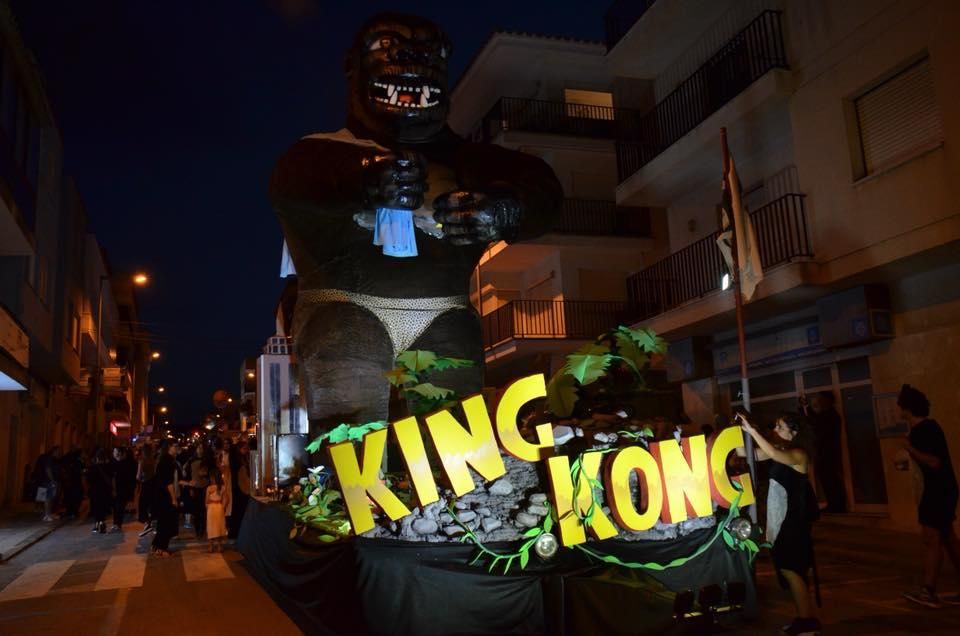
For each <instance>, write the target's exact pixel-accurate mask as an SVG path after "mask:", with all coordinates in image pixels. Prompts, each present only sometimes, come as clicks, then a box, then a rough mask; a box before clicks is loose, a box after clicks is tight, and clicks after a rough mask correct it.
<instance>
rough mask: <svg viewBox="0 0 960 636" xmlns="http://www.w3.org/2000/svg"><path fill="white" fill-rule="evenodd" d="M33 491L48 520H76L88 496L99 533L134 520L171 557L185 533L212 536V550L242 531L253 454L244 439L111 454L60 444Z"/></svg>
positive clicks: (158, 551)
mask: <svg viewBox="0 0 960 636" xmlns="http://www.w3.org/2000/svg"><path fill="white" fill-rule="evenodd" d="M28 490H29V491H30V492H32V493H33V495H32V497H33V498H34V500H35V501H36V502H37V505H38V507H39V506H41V505H42V508H43V520H44V521H45V522H53V521H56V520H57V519H59V518H60V514H63V515H66V516H67V517H71V518H75V517H78V516H79V515H80V511H81V504H82V502H83V500H84V499H85V498H86V499H88V500H89V512H88V519H89V520H90V521H91V522H92V523H93V526H92V529H91V531H92V532H93V533H96V534H107V533H116V532H122V531H123V528H124V522H125V521H128V520H132V519H133V518H136V520H137V521H138V523H139V524H140V525H141V527H142V529H141V530H140V532H139V534H140V536H141V537H145V536H147V535H149V534H153V535H154V536H153V541H152V544H151V551H152V552H153V554H155V555H157V556H161V557H163V556H169V555H170V554H171V552H170V541H171V540H172V539H173V538H174V537H179V536H182V535H181V532H182V531H187V532H190V533H192V534H193V535H194V536H195V537H196V538H197V539H206V540H207V541H208V542H209V548H210V551H211V552H214V551H223V547H224V544H225V542H226V540H227V539H235V538H236V537H237V535H238V534H239V531H240V524H241V523H242V521H243V515H244V512H245V510H246V506H247V502H248V500H249V497H250V464H249V451H248V446H247V443H246V442H245V441H240V442H238V443H233V442H232V440H230V439H222V438H213V439H209V440H205V439H200V440H199V441H197V442H196V443H194V444H191V445H185V446H182V447H181V446H180V445H179V444H178V443H177V442H175V441H173V440H170V439H165V440H162V441H161V442H160V443H159V444H158V445H156V446H154V445H152V444H150V443H147V444H144V445H142V446H136V447H116V448H113V449H112V453H111V452H110V451H108V450H107V449H106V448H102V447H101V448H96V449H94V450H92V451H89V452H88V451H83V450H81V449H78V448H75V449H72V450H71V451H70V452H68V453H63V452H62V450H61V448H60V447H59V446H54V447H52V448H51V449H50V450H48V451H47V452H45V453H43V454H42V455H40V457H38V458H37V461H36V463H35V464H34V469H33V472H32V476H31V479H30V483H29V486H28ZM108 520H109V521H110V523H111V525H110V527H109V529H108V528H107V522H108Z"/></svg>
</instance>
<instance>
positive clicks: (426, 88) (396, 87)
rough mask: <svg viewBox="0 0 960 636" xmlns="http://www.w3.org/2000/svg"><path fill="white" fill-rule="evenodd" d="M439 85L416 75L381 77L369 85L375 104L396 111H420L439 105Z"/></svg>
mask: <svg viewBox="0 0 960 636" xmlns="http://www.w3.org/2000/svg"><path fill="white" fill-rule="evenodd" d="M440 93H441V88H440V85H439V84H437V83H436V82H433V81H431V80H428V79H425V78H422V77H419V76H416V75H403V76H393V75H382V76H380V77H379V78H377V79H376V80H374V81H373V82H371V84H370V96H371V97H373V100H374V101H375V102H378V103H380V104H385V105H387V106H391V107H394V108H397V109H400V108H412V109H416V110H422V109H426V108H433V107H434V106H437V105H438V104H439V103H440Z"/></svg>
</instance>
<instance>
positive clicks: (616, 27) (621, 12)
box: [603, 0, 657, 51]
mask: <svg viewBox="0 0 960 636" xmlns="http://www.w3.org/2000/svg"><path fill="white" fill-rule="evenodd" d="M656 1H657V0H616V1H615V2H614V3H613V4H611V5H610V8H608V9H607V12H606V14H604V16H603V30H604V34H605V35H606V37H605V40H606V43H607V50H608V51H609V50H610V49H612V48H613V47H614V46H616V45H617V42H619V41H620V40H621V39H623V36H625V35H626V34H627V32H628V31H629V30H630V29H631V28H632V27H633V25H634V24H636V23H637V20H639V19H640V18H642V17H643V14H644V13H646V12H647V9H649V8H650V7H652V6H653V3H655V2H656Z"/></svg>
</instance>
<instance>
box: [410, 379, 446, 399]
mask: <svg viewBox="0 0 960 636" xmlns="http://www.w3.org/2000/svg"><path fill="white" fill-rule="evenodd" d="M409 390H410V391H412V392H414V393H416V394H418V395H422V396H423V397H425V398H430V399H432V400H442V399H443V398H446V397H448V396H450V395H453V390H451V389H444V388H441V387H439V386H434V385H432V384H430V383H429V382H424V383H423V384H418V385H417V386H413V387H410V389H409Z"/></svg>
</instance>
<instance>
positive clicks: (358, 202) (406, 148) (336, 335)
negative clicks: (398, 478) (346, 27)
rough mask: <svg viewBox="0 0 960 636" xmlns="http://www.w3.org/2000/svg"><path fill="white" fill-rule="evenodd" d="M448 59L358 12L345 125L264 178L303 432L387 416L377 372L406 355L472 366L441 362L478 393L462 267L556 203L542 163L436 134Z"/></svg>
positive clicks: (426, 26) (440, 46) (454, 382)
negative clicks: (287, 292)
mask: <svg viewBox="0 0 960 636" xmlns="http://www.w3.org/2000/svg"><path fill="white" fill-rule="evenodd" d="M449 54H450V44H449V42H448V40H447V39H446V37H445V36H444V34H443V33H442V32H441V31H440V30H439V29H438V28H437V27H436V26H435V25H434V24H432V23H431V22H429V21H427V20H425V19H422V18H419V17H414V16H407V15H396V14H382V15H378V16H376V17H374V18H372V19H370V20H369V21H367V22H366V23H365V25H364V26H363V27H362V28H361V30H360V31H359V33H357V35H356V38H355V40H354V42H353V45H352V46H351V48H350V50H349V52H348V54H347V62H346V74H347V78H348V80H349V105H348V115H347V126H346V128H344V129H342V130H340V131H338V132H336V133H324V134H314V135H308V136H306V137H304V138H303V139H301V140H300V141H298V142H296V143H295V144H294V145H293V146H292V147H291V148H290V149H289V150H287V152H286V153H285V154H284V155H283V156H282V157H281V158H280V160H279V161H278V162H277V164H276V167H275V169H274V171H273V175H272V178H271V182H270V198H271V201H272V204H273V206H274V208H275V209H276V211H277V214H278V215H279V217H280V223H281V225H282V228H283V233H284V236H285V238H286V241H287V245H288V248H289V250H290V256H291V258H292V260H293V264H294V266H295V268H296V270H297V276H298V283H299V295H298V298H297V304H296V310H295V314H294V326H293V339H294V346H295V350H296V353H297V357H298V360H299V365H300V371H301V374H302V382H303V385H304V389H305V401H306V405H307V410H308V413H309V418H310V422H311V426H310V427H311V432H316V431H317V430H325V429H327V428H329V427H330V426H332V425H335V424H337V423H338V422H365V421H370V420H384V419H387V418H388V404H389V384H388V383H387V381H386V379H385V378H384V373H385V372H386V371H388V370H390V369H391V368H392V367H393V364H394V358H395V356H396V354H397V353H399V352H401V351H403V350H406V349H426V350H431V351H435V352H437V353H438V354H440V355H444V356H453V357H458V358H467V359H470V360H473V361H475V362H476V366H475V367H472V368H466V369H450V370H448V371H445V372H444V376H443V381H442V385H443V386H447V387H450V388H453V389H455V390H456V391H457V392H458V393H459V394H460V395H468V394H470V393H475V392H477V391H478V390H479V389H480V388H481V387H482V354H483V347H482V341H481V332H480V321H479V318H478V316H477V314H476V312H475V311H474V310H473V308H472V307H471V306H470V304H469V302H468V298H467V296H468V293H469V281H470V274H471V272H472V271H473V269H474V267H475V266H476V265H477V262H478V261H479V259H480V256H481V255H482V253H483V251H484V249H485V248H486V246H487V245H488V244H489V243H490V242H491V241H496V240H501V239H502V240H506V241H516V240H523V239H527V238H532V237H535V236H538V235H540V234H542V233H543V232H545V231H546V230H547V229H548V227H549V223H550V220H551V219H552V218H553V217H554V216H555V215H556V213H557V211H558V209H559V205H560V199H561V196H562V194H561V188H560V185H559V183H558V181H557V179H556V177H555V175H554V174H553V171H552V170H551V169H550V167H549V166H547V165H546V164H545V163H544V162H543V161H541V160H540V159H538V158H536V157H533V156H531V155H527V154H523V153H520V152H517V151H513V150H508V149H506V148H502V147H499V146H494V145H490V144H476V143H468V142H466V141H464V140H463V139H461V138H460V137H458V136H457V135H455V134H454V133H453V132H452V131H451V130H450V129H449V128H448V127H447V125H446V118H447V112H448V107H449V94H448V90H447V81H446V80H447V59H448V57H449ZM395 211H401V213H400V214H399V215H396V216H391V215H394V212H395ZM404 211H408V212H404ZM411 212H412V218H411ZM404 214H406V217H405V219H404ZM411 221H412V224H411ZM404 223H405V224H406V225H404ZM414 227H415V228H416V230H414ZM404 229H406V230H407V233H406V235H404ZM391 233H393V234H391ZM397 233H398V234H397ZM375 235H378V236H376V237H375ZM385 235H386V239H384V236H385ZM398 236H399V238H397V237H398ZM404 236H406V238H404ZM391 237H393V239H394V240H395V242H396V241H399V245H392V244H388V243H387V242H389V241H391ZM414 237H415V242H414ZM375 239H376V242H377V243H378V244H377V245H375V244H374V242H375ZM385 240H386V241H387V242H385ZM405 241H406V244H404V242H405ZM391 250H394V251H393V252H391ZM385 252H391V253H393V254H394V255H387V254H385ZM414 254H415V255H414Z"/></svg>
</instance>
